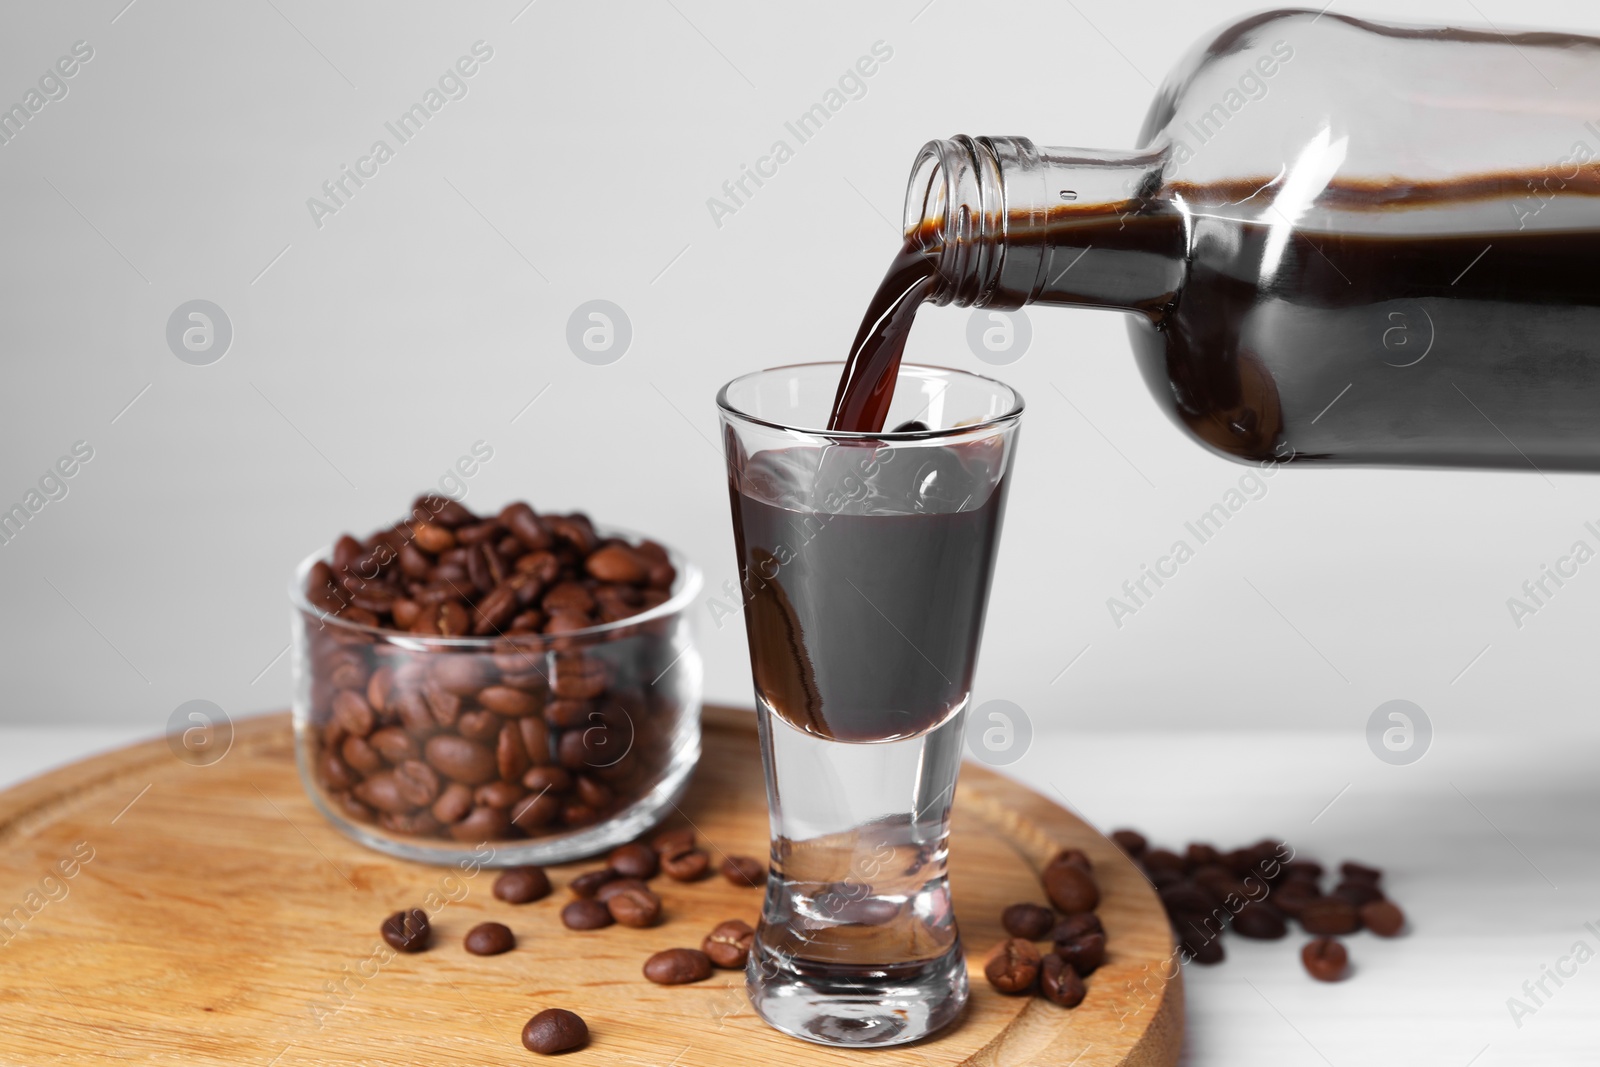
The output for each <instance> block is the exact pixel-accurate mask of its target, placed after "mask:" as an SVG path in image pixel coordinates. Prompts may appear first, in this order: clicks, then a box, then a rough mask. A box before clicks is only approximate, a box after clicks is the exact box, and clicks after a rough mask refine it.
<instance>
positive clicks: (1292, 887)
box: [1272, 877, 1322, 919]
mask: <svg viewBox="0 0 1600 1067" xmlns="http://www.w3.org/2000/svg"><path fill="white" fill-rule="evenodd" d="M1320 899H1322V893H1321V892H1320V891H1319V890H1318V889H1317V886H1316V883H1315V882H1312V881H1309V880H1307V879H1304V878H1294V877H1291V878H1289V879H1288V880H1286V881H1285V882H1284V883H1283V885H1282V886H1281V887H1280V888H1279V889H1278V891H1277V892H1275V893H1273V894H1272V904H1273V906H1274V907H1276V908H1277V909H1278V910H1279V911H1281V912H1283V913H1284V914H1285V915H1287V916H1289V918H1291V919H1299V918H1300V915H1301V913H1302V912H1304V911H1305V909H1306V905H1308V904H1310V903H1311V902H1312V901H1314V900H1320Z"/></svg>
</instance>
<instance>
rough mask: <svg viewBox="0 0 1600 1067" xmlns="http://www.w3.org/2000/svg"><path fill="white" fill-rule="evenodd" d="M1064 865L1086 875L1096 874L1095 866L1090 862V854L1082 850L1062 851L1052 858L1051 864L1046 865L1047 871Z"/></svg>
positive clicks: (1067, 849)
mask: <svg viewBox="0 0 1600 1067" xmlns="http://www.w3.org/2000/svg"><path fill="white" fill-rule="evenodd" d="M1062 864H1066V865H1067V866H1068V867H1076V868H1078V869H1079V870H1080V871H1082V872H1083V873H1084V874H1093V873H1094V864H1092V863H1090V862H1089V854H1088V853H1087V852H1085V851H1084V850H1083V849H1081V848H1064V849H1062V850H1061V851H1059V852H1057V853H1056V854H1055V855H1054V856H1051V857H1050V862H1049V863H1046V864H1045V869H1046V870H1048V869H1049V868H1051V867H1059V866H1061V865H1062Z"/></svg>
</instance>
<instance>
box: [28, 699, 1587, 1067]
mask: <svg viewBox="0 0 1600 1067" xmlns="http://www.w3.org/2000/svg"><path fill="white" fill-rule="evenodd" d="M1360 726H1361V724H1359V723H1358V724H1355V725H1354V726H1353V727H1352V729H1350V730H1349V731H1346V732H1341V733H1339V734H1327V733H1294V732H1276V733H1249V734H1243V733H1240V734H1232V733H1198V732H1197V733H1189V734H1172V733H1168V734H1163V735H1159V736H1157V735H1133V734H1125V733H1110V732H1107V733H1086V734H1078V735H1073V736H1064V735H1061V734H1052V733H1044V734H1041V735H1040V736H1037V737H1035V738H1034V741H1033V744H1032V747H1031V749H1030V750H1029V751H1028V752H1027V754H1026V755H1025V756H1024V757H1023V758H1022V759H1021V760H1020V761H1019V762H1017V763H1016V764H1014V765H1013V766H1012V767H1010V768H1007V769H1006V770H1007V771H1008V773H1011V774H1013V775H1014V776H1015V777H1017V778H1018V779H1020V780H1022V781H1024V782H1027V783H1028V784H1029V785H1031V786H1033V787H1034V788H1036V789H1039V790H1041V791H1043V792H1045V793H1047V794H1049V795H1051V796H1052V797H1055V798H1056V799H1058V800H1059V799H1061V797H1062V796H1065V798H1066V799H1067V801H1068V802H1070V803H1071V805H1072V806H1073V807H1075V808H1076V809H1077V810H1078V811H1079V812H1080V813H1082V814H1083V815H1084V816H1085V817H1086V818H1088V819H1089V820H1090V821H1091V822H1093V823H1094V824H1095V825H1097V826H1100V827H1101V828H1103V829H1106V830H1110V829H1113V828H1115V827H1118V826H1134V827H1137V828H1139V829H1141V830H1143V831H1144V832H1145V833H1147V834H1148V835H1149V836H1150V837H1151V840H1152V842H1154V843H1156V844H1160V845H1166V846H1169V847H1179V848H1181V847H1182V845H1183V844H1184V843H1186V842H1187V841H1189V840H1205V841H1210V842H1213V843H1215V844H1217V845H1219V846H1222V847H1231V846H1234V845H1238V844H1247V843H1250V842H1253V841H1255V840H1258V839H1260V838H1262V837H1264V836H1278V837H1281V838H1282V839H1284V840H1286V841H1288V842H1290V843H1291V844H1292V845H1294V846H1295V848H1296V849H1297V850H1298V851H1299V852H1300V853H1301V854H1303V855H1306V856H1311V857H1315V858H1318V859H1320V860H1322V861H1323V862H1324V863H1325V864H1334V865H1336V864H1337V863H1338V862H1339V861H1340V860H1342V859H1347V858H1354V859H1360V860H1362V861H1365V862H1367V863H1371V864H1375V865H1377V866H1380V867H1383V868H1384V869H1385V871H1386V872H1387V874H1386V879H1385V880H1386V887H1387V889H1388V891H1389V894H1390V896H1391V897H1392V898H1393V899H1394V900H1395V901H1396V902H1398V903H1399V904H1401V906H1402V907H1403V908H1405V909H1406V911H1407V913H1408V915H1409V916H1410V919H1411V925H1410V929H1409V931H1408V933H1407V935H1406V936H1403V937H1401V938H1397V939H1395V940H1391V941H1383V940H1379V939H1377V938H1375V937H1373V936H1372V935H1370V934H1360V935H1357V936H1355V937H1353V938H1349V939H1347V943H1348V945H1349V948H1350V953H1351V959H1352V962H1353V964H1354V967H1355V972H1354V974H1353V975H1352V977H1351V978H1350V979H1348V980H1347V981H1345V982H1343V983H1340V984H1338V985H1331V986H1330V985H1324V984H1321V983H1317V982H1313V981H1311V980H1310V979H1309V978H1308V977H1307V976H1306V974H1305V973H1304V971H1303V970H1302V969H1301V967H1300V964H1299V961H1298V958H1297V957H1298V951H1299V947H1300V945H1301V944H1302V943H1303V941H1304V938H1303V937H1302V936H1300V935H1298V934H1296V935H1291V937H1289V938H1287V939H1285V940H1283V941H1278V942H1265V943H1263V942H1248V941H1245V940H1243V939H1241V938H1238V937H1233V936H1231V935H1230V936H1229V937H1228V938H1227V940H1226V942H1225V944H1226V946H1227V951H1228V959H1227V961H1226V962H1224V963H1223V964H1221V965H1220V966H1216V967H1210V968H1204V967H1198V966H1192V967H1190V968H1189V969H1188V971H1187V973H1186V975H1185V982H1186V985H1187V995H1188V1014H1187V1039H1186V1043H1185V1049H1184V1060H1183V1062H1184V1063H1185V1064H1189V1065H1202V1064H1203V1065H1212V1064H1217V1065H1224V1064H1225V1065H1228V1067H1250V1065H1255V1064H1260V1065H1263V1067H1268V1065H1270V1067H1294V1065H1298V1064H1306V1065H1310V1067H1317V1065H1333V1067H1344V1065H1346V1064H1373V1063H1376V1064H1405V1065H1434V1064H1437V1065H1439V1067H1466V1065H1468V1064H1473V1065H1475V1067H1493V1065H1498V1064H1513V1063H1543V1064H1579V1063H1593V1062H1595V1061H1596V1059H1597V1058H1600V1051H1597V1047H1600V955H1597V957H1596V960H1592V961H1589V962H1587V963H1586V964H1584V965H1582V966H1579V967H1578V968H1577V973H1576V974H1575V975H1573V976H1571V977H1567V978H1564V979H1563V982H1564V984H1563V985H1561V986H1559V987H1558V986H1557V985H1556V984H1555V983H1554V981H1552V980H1550V979H1548V978H1546V986H1545V988H1546V990H1547V991H1548V992H1549V994H1550V995H1549V996H1544V995H1541V996H1540V999H1541V1000H1542V1001H1543V1003H1542V1004H1538V1005H1535V1004H1534V1002H1533V1001H1532V1000H1529V999H1527V997H1526V994H1524V992H1523V990H1522V985H1523V983H1524V982H1525V981H1530V980H1531V981H1533V982H1537V981H1538V980H1539V979H1540V977H1541V969H1542V968H1544V967H1554V966H1555V965H1556V964H1557V962H1558V960H1560V959H1561V958H1562V957H1564V956H1566V955H1567V954H1568V953H1570V952H1571V951H1572V948H1573V946H1574V944H1575V943H1576V942H1578V941H1584V942H1586V943H1587V944H1588V946H1589V948H1590V949H1591V950H1593V951H1594V952H1596V953H1597V954H1600V935H1597V934H1596V933H1594V932H1591V931H1590V930H1588V929H1586V928H1585V925H1584V924H1585V923H1592V924H1594V927H1595V929H1596V930H1600V782H1597V778H1596V767H1597V763H1600V734H1588V735H1567V736H1555V737H1552V736H1544V735H1538V734H1535V733H1531V732H1530V733H1526V734H1518V735H1512V734H1503V735H1495V736H1489V735H1471V736H1461V735H1457V734H1453V733H1452V732H1451V731H1450V730H1449V729H1448V724H1440V726H1439V727H1438V728H1437V731H1438V732H1437V733H1436V736H1435V738H1434V742H1433V748H1432V750H1431V751H1429V752H1428V754H1427V755H1426V756H1425V757H1424V758H1423V759H1422V760H1421V761H1420V762H1418V763H1416V764H1413V765H1411V766H1407V767H1393V766H1389V765H1386V764H1384V763H1381V762H1379V761H1378V760H1377V759H1376V758H1374V757H1373V755H1372V754H1371V753H1370V752H1369V751H1368V750H1367V748H1366V744H1365V740H1364V737H1363V735H1362V733H1361V730H1360ZM137 736H138V735H137V734H136V733H135V732H134V731H132V730H128V729H117V728H71V729H65V728H63V729H47V728H15V727H13V728H5V729H0V786H6V785H10V784H12V783H14V782H18V781H21V780H22V779H24V778H27V777H30V776H32V775H34V774H38V773H40V772H42V771H44V770H47V769H49V768H50V767H53V766H58V765H60V764H63V763H66V762H70V761H71V760H74V759H77V758H80V757H82V756H85V755H89V754H90V753H93V752H97V751H102V750H105V749H107V748H112V747H116V746H118V745H121V744H125V743H127V742H129V741H132V740H136V739H137ZM1335 798H1337V799H1335ZM1330 802H1331V804H1330ZM1563 967H1564V969H1566V970H1568V971H1571V970H1572V968H1573V964H1572V963H1567V964H1564V965H1563ZM1091 988H1092V986H1091ZM1535 992H1537V990H1535ZM1513 996H1515V997H1519V998H1523V999H1524V1000H1525V1001H1526V1002H1527V1003H1528V1004H1529V1006H1531V1007H1535V1009H1536V1010H1535V1011H1534V1012H1533V1013H1532V1014H1527V1015H1524V1016H1523V1017H1522V1018H1521V1020H1520V1023H1521V1025H1520V1026H1519V1025H1518V1023H1517V1021H1514V1020H1513V1018H1512V1015H1511V1012H1510V1010H1509V1009H1508V1006H1507V999H1508V998H1510V997H1513Z"/></svg>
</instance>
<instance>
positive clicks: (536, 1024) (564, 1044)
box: [522, 1008, 589, 1056]
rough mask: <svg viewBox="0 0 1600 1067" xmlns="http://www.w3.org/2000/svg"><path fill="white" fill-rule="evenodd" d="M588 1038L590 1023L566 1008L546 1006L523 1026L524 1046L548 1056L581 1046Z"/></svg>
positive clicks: (530, 1050)
mask: <svg viewBox="0 0 1600 1067" xmlns="http://www.w3.org/2000/svg"><path fill="white" fill-rule="evenodd" d="M588 1040H589V1026H588V1024H587V1023H585V1022H584V1021H583V1019H582V1018H581V1017H580V1016H578V1015H577V1014H575V1013H573V1012H570V1011H568V1010H566V1009H565V1008H546V1009H545V1010H544V1011H541V1012H540V1013H539V1014H538V1015H535V1016H534V1017H533V1018H531V1019H529V1020H528V1023H527V1025H526V1026H524V1027H523V1028H522V1045H523V1047H524V1048H526V1049H527V1050H528V1051H529V1052H538V1053H542V1054H543V1055H546V1056H550V1055H553V1054H555V1053H557V1052H567V1051H570V1050H571V1049H575V1048H581V1047H582V1046H583V1044H584V1043H585V1042H587V1041H588Z"/></svg>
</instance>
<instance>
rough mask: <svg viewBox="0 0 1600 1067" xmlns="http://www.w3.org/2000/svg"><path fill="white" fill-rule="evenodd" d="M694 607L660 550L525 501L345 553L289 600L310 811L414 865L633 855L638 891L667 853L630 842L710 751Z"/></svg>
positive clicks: (351, 545) (409, 529)
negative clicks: (705, 741) (704, 748)
mask: <svg viewBox="0 0 1600 1067" xmlns="http://www.w3.org/2000/svg"><path fill="white" fill-rule="evenodd" d="M699 586H700V576H699V573H698V572H697V571H696V570H695V568H694V567H693V566H692V565H690V564H689V563H688V562H687V561H685V560H683V559H682V558H681V557H679V556H677V555H675V554H674V553H672V552H670V551H669V550H667V549H665V548H663V547H662V546H661V545H660V544H658V543H656V542H654V541H651V540H649V539H647V538H639V537H633V536H625V535H621V534H619V533H616V532H613V531H608V530H604V529H597V528H596V527H595V526H594V524H593V523H591V522H590V520H589V519H588V517H587V516H585V515H583V514H581V513H569V514H552V513H545V514H541V513H538V512H536V511H534V509H533V508H532V507H530V506H529V505H527V504H526V503H521V502H518V503H513V504H509V505H507V506H505V507H504V508H501V509H500V510H499V511H498V512H494V513H489V514H475V513H474V512H473V511H471V510H469V509H468V508H467V507H466V506H465V505H464V504H462V503H461V502H459V501H455V500H450V499H448V498H446V497H442V496H437V495H424V496H421V497H418V498H417V500H416V501H415V502H414V503H413V504H412V506H411V509H410V510H409V511H408V512H407V514H406V515H405V516H403V517H402V518H401V519H400V521H398V522H396V523H394V524H392V525H389V526H386V527H384V528H383V529H380V530H378V531H377V532H375V533H373V534H371V535H369V536H367V537H364V538H356V537H352V536H349V535H345V536H343V537H340V538H339V539H338V540H337V541H335V542H334V544H333V545H332V547H330V548H329V549H327V550H326V551H324V552H320V553H318V554H316V555H315V556H313V557H311V558H310V559H308V560H306V561H305V562H304V563H303V564H302V565H301V567H300V568H299V571H298V572H297V575H296V578H295V582H294V584H293V586H292V588H291V598H292V600H293V602H294V606H295V608H296V613H295V627H294V643H295V660H294V661H295V665H296V672H297V673H296V679H297V681H296V687H295V688H296V699H295V726H296V747H297V752H298V756H299V763H300V766H301V775H302V779H303V780H304V782H305V785H306V788H307V790H308V792H309V793H310V794H311V797H312V799H313V800H314V801H316V803H317V804H318V806H319V807H320V808H321V809H322V811H323V813H324V814H325V815H326V816H327V817H328V818H329V819H330V820H331V821H332V822H333V823H334V824H335V825H336V826H337V827H339V828H340V829H341V830H343V831H344V832H345V833H347V834H348V835H350V836H351V837H353V838H355V839H356V840H357V841H360V842H362V843H363V844H367V845H369V846H372V847H375V848H379V849H382V850H384V851H387V852H390V853H392V854H395V855H399V856H402V857H405V858H408V859H417V860H424V861H430V862H437V863H457V862H462V863H468V862H472V863H482V862H483V859H482V858H481V857H483V856H484V855H486V848H487V847H488V846H492V848H493V859H492V862H493V863H495V864H497V865H503V864H526V863H561V862H569V861H571V860H574V859H579V858H582V857H583V856H588V855H595V854H600V853H604V852H605V851H606V850H608V849H613V848H617V847H618V846H624V847H625V848H626V851H625V852H623V853H622V855H623V856H625V857H626V858H625V859H623V860H621V861H620V862H621V863H623V864H624V865H627V864H633V865H634V866H633V867H632V868H630V869H629V870H628V871H627V872H625V873H629V874H635V873H642V872H643V871H644V870H645V869H646V867H648V865H649V864H650V862H651V857H650V856H649V855H648V854H649V853H650V852H651V851H652V850H650V849H648V848H645V847H644V846H628V845H627V842H628V841H629V839H630V838H631V837H632V836H633V835H634V834H635V833H637V828H638V827H639V826H641V825H648V824H649V822H650V821H651V819H652V818H654V817H658V816H659V815H660V814H662V813H664V812H666V811H669V810H670V808H671V805H672V803H673V802H674V801H675V800H676V799H677V798H678V796H680V795H681V793H682V791H683V789H684V788H685V787H686V786H687V783H688V776H689V774H690V772H691V771H692V769H693V766H692V764H693V761H694V755H695V753H696V752H697V751H698V747H699V746H698V745H697V744H696V743H695V742H696V738H697V737H698V734H699V729H700V724H699V712H700V706H699V702H700V688H699V675H700V671H699V665H698V658H697V655H696V653H695V651H694V648H693V645H692V640H691V635H690V632H689V624H688V611H689V608H690V607H691V606H692V604H693V602H694V598H695V594H696V593H697V591H698V589H699ZM656 862H660V861H659V859H657V860H656ZM653 873H654V872H653V871H652V872H651V874H653ZM646 876H647V877H648V876H649V875H646Z"/></svg>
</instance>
